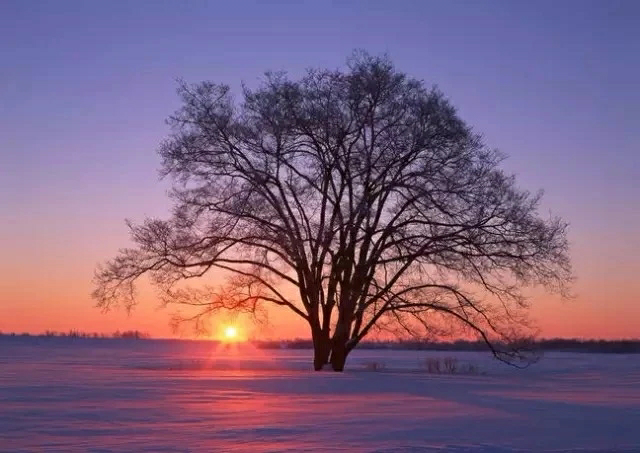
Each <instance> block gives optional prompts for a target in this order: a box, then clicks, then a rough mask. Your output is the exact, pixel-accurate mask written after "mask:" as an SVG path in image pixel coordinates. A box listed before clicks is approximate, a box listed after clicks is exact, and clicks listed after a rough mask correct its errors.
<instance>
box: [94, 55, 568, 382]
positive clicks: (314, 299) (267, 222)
mask: <svg viewBox="0 0 640 453" xmlns="http://www.w3.org/2000/svg"><path fill="white" fill-rule="evenodd" d="M179 95H180V97H181V99H182V107H181V108H180V109H179V110H178V111H177V112H176V113H175V114H174V115H173V116H171V117H170V119H169V120H168V122H169V124H170V126H171V128H172V133H171V135H170V136H169V137H168V138H167V139H166V140H165V141H164V142H163V143H162V144H161V146H160V148H159V154H160V156H161V158H162V173H163V175H164V176H167V177H171V178H172V180H173V183H174V184H173V190H172V192H171V197H172V199H173V201H174V210H173V213H172V215H171V217H170V218H169V219H168V220H158V219H147V220H145V221H144V222H143V223H141V224H137V225H136V224H129V226H130V229H131V235H132V238H133V242H134V243H135V247H134V248H128V249H124V250H122V251H121V252H120V254H119V255H117V256H116V257H115V258H114V259H113V260H111V261H109V262H107V263H106V264H105V265H103V266H101V267H100V268H99V269H98V270H97V272H96V279H95V280H96V289H95V291H94V293H93V296H94V297H95V298H96V300H97V301H98V305H99V306H101V307H103V308H105V309H106V308H110V307H112V306H114V305H116V304H124V306H126V307H128V308H130V307H131V306H133V305H134V304H135V303H136V292H135V283H136V281H137V280H138V279H139V278H140V277H141V276H142V275H144V274H148V275H149V276H150V277H151V279H152V282H153V283H154V284H155V286H156V287H157V288H158V290H159V293H160V294H161V296H162V300H163V301H164V302H165V303H169V304H178V305H182V306H187V307H190V308H191V309H192V311H191V312H190V313H191V315H190V319H192V320H195V321H196V322H197V321H198V320H202V319H203V317H204V318H206V317H207V316H210V315H212V314H215V313H217V312H218V311H219V310H222V309H230V310H233V311H238V312H240V311H247V312H255V311H256V310H260V309H261V308H263V307H265V306H267V305H269V304H275V305H278V306H284V307H287V308H289V309H290V310H292V311H293V312H294V313H296V314H297V315H298V316H299V317H300V318H302V319H303V320H304V321H305V322H306V323H308V325H309V328H310V333H311V336H312V338H313V343H314V349H315V352H314V366H315V368H316V369H320V368H322V366H323V365H324V364H326V363H329V362H330V363H331V364H332V367H333V369H335V370H342V369H343V367H344V363H345V360H346V358H347V355H348V354H349V352H350V351H351V350H352V349H353V348H354V347H355V346H356V345H357V344H358V342H359V341H360V340H362V338H364V337H365V336H366V335H367V334H368V333H369V332H371V330H372V329H390V330H393V331H402V332H406V333H410V334H413V335H432V336H442V335H447V334H452V333H454V332H456V333H459V332H465V334H467V335H470V336H475V337H478V338H481V339H483V340H484V341H486V342H487V344H489V345H490V346H491V347H492V350H493V351H494V353H495V354H496V355H497V356H498V357H500V358H503V359H507V360H510V359H514V358H515V357H517V356H516V355H514V351H516V349H514V348H512V347H511V346H513V345H514V344H515V343H514V340H517V339H519V338H521V337H522V335H523V334H524V333H526V308H527V300H526V299H525V298H524V297H523V292H522V289H523V288H524V287H527V286H532V285H542V286H544V287H545V288H546V289H547V290H549V291H553V292H559V293H561V294H565V293H566V292H567V289H568V286H569V283H570V281H571V278H572V277H571V266H570V259H569V254H568V241H567V237H566V231H567V224H566V223H565V222H564V221H563V220H562V219H560V218H558V217H553V216H551V217H548V218H545V217H542V216H541V215H540V214H539V212H538V207H539V202H540V199H541V194H540V193H537V194H531V193H529V192H527V191H524V190H521V189H519V188H518V187H517V185H516V181H515V178H514V177H513V176H512V175H509V174H506V173H505V172H504V171H503V170H502V169H501V167H500V164H501V161H502V159H503V156H502V155H501V154H500V153H499V152H497V151H496V150H493V149H491V148H489V147H487V146H486V145H485V144H484V142H483V139H482V137H481V136H480V135H479V134H477V133H475V132H474V131H473V130H472V129H471V127H469V126H468V125H467V124H465V122H464V121H462V120H461V119H460V118H459V117H458V115H457V113H456V110H455V108H454V107H453V106H452V105H451V104H450V103H449V101H448V100H447V99H446V98H445V96H444V95H443V94H442V93H441V92H440V91H439V90H438V89H436V88H429V87H425V85H424V83H423V82H421V81H419V80H416V79H413V78H410V77H408V76H407V75H405V74H404V73H402V72H400V71H398V70H397V69H396V68H395V67H394V65H393V64H392V62H391V61H390V60H389V59H388V58H387V57H375V56H371V55H368V54H366V53H356V54H354V55H353V56H352V57H351V58H350V59H349V61H348V64H347V68H346V69H345V70H309V71H308V72H307V73H306V74H305V75H304V76H303V77H301V78H300V79H299V80H292V79H291V78H289V77H288V76H287V75H286V74H284V73H267V74H266V76H265V79H264V81H263V83H262V84H261V86H259V87H258V88H257V89H249V88H246V87H245V88H244V89H243V92H242V101H241V102H239V103H238V102H235V101H234V98H233V97H232V95H231V92H230V88H229V87H228V86H226V85H221V84H216V83H211V82H202V83H199V84H195V85H188V84H185V83H182V84H181V85H180V88H179ZM216 272H218V273H220V275H224V276H225V277H227V281H226V283H225V284H223V285H221V286H215V285H205V284H196V285H185V284H184V282H188V281H189V280H191V279H193V280H194V281H195V282H197V281H198V277H202V276H204V275H206V274H208V273H216ZM523 328H524V330H523ZM506 345H509V347H505V346H506Z"/></svg>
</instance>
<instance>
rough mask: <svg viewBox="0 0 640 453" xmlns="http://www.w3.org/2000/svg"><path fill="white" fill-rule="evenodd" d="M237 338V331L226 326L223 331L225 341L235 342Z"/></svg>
mask: <svg viewBox="0 0 640 453" xmlns="http://www.w3.org/2000/svg"><path fill="white" fill-rule="evenodd" d="M237 337H238V330H237V329H236V328H235V327H234V326H227V327H226V328H225V329H224V338H225V340H227V341H232V340H235V339H236V338H237Z"/></svg>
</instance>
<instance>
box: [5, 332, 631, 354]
mask: <svg viewBox="0 0 640 453" xmlns="http://www.w3.org/2000/svg"><path fill="white" fill-rule="evenodd" d="M0 337H31V338H54V337H55V338H103V339H108V338H122V339H141V340H142V339H151V336H150V335H149V334H148V333H144V332H140V331H138V330H127V331H123V332H120V331H116V332H114V333H111V334H104V333H90V332H81V331H77V330H70V331H68V332H53V331H46V332H44V333H41V334H30V333H3V332H0ZM251 344H252V345H254V346H255V347H257V348H260V349H312V348H313V343H312V341H311V340H310V339H309V340H307V339H294V340H251ZM358 347H359V348H361V349H397V350H414V351H422V350H424V351H426V350H428V351H488V347H487V345H486V343H484V342H483V341H467V340H457V341H453V342H438V341H421V340H398V341H375V340H374V341H364V342H362V343H361V344H360V345H359V346H358ZM526 347H527V348H528V349H533V350H540V351H562V352H590V353H617V354H631V353H640V339H634V340H583V339H575V338H551V339H542V340H536V341H531V342H528V343H527V345H526Z"/></svg>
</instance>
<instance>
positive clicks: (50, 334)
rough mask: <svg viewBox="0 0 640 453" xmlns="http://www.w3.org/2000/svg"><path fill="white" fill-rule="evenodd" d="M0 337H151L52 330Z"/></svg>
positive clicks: (128, 332)
mask: <svg viewBox="0 0 640 453" xmlns="http://www.w3.org/2000/svg"><path fill="white" fill-rule="evenodd" d="M0 336H5V337H38V338H42V337H48V338H50V337H60V338H125V339H148V338H151V336H150V335H149V334H148V333H146V332H140V331H139V330H125V331H124V332H120V331H118V330H117V331H115V332H113V333H110V334H106V333H97V332H82V331H79V330H69V331H68V332H56V331H53V330H47V331H45V332H44V333H39V334H31V333H28V332H23V333H15V332H10V333H3V332H0Z"/></svg>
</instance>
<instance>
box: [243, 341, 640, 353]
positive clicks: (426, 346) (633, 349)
mask: <svg viewBox="0 0 640 453" xmlns="http://www.w3.org/2000/svg"><path fill="white" fill-rule="evenodd" d="M254 345H255V346H257V347H258V348H261V349H311V348H313V342H312V340H307V339H295V340H286V341H255V342H254ZM359 347H360V348H361V349H394V350H398V349H400V350H429V351H489V347H488V345H487V344H486V343H485V342H484V341H466V340H458V341H453V342H438V341H420V340H401V341H364V342H362V343H361V344H360V346H359ZM527 348H529V349H536V350H540V351H562V352H589V353H618V354H630V353H640V340H581V339H574V338H570V339H565V338H552V339H542V340H536V341H530V342H528V344H527Z"/></svg>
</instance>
